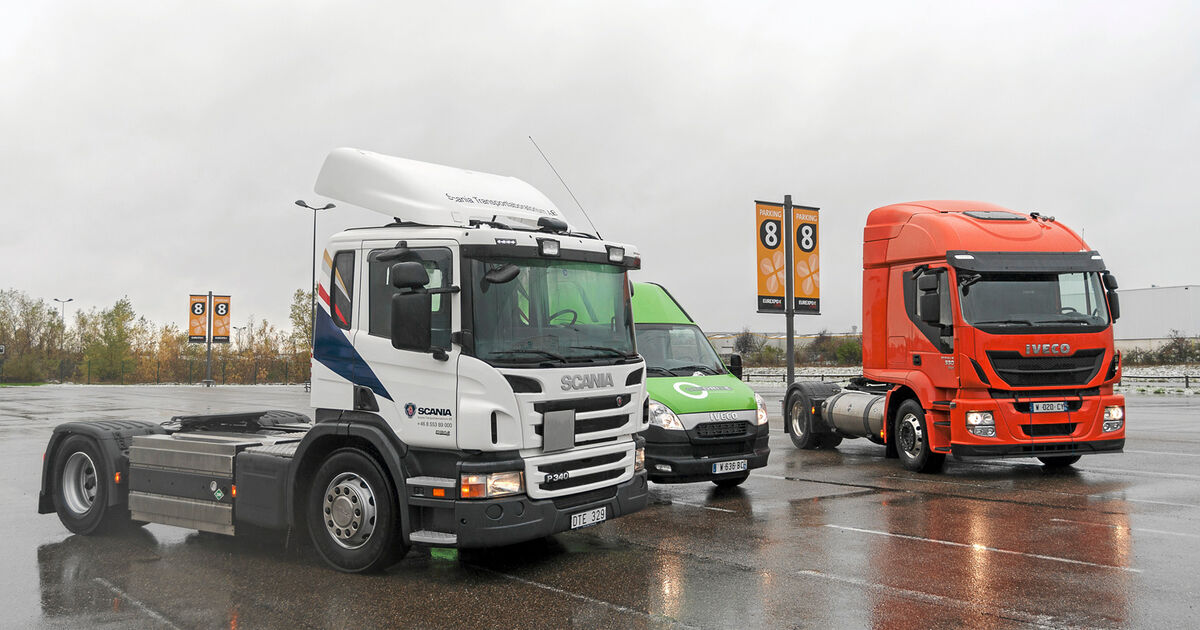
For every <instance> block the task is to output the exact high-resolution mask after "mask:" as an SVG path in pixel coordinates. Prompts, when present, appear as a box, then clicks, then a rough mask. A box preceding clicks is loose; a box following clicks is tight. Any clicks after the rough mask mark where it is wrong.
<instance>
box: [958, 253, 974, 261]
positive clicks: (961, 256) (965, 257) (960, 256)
mask: <svg viewBox="0 0 1200 630" xmlns="http://www.w3.org/2000/svg"><path fill="white" fill-rule="evenodd" d="M954 259H955V260H975V257H974V256H972V255H970V254H955V255H954Z"/></svg>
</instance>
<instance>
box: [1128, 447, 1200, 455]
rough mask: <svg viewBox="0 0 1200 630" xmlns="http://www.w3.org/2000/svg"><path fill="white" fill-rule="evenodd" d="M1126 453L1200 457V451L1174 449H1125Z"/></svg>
mask: <svg viewBox="0 0 1200 630" xmlns="http://www.w3.org/2000/svg"><path fill="white" fill-rule="evenodd" d="M1124 452H1126V453H1141V454H1143V455H1179V456H1181V457H1200V453H1176V452H1173V451H1131V450H1129V449H1125V451H1124Z"/></svg>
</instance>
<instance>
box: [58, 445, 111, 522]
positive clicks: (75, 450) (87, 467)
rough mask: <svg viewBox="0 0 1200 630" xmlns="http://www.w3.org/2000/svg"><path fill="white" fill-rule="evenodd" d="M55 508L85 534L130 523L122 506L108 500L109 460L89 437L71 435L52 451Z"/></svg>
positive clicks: (61, 516)
mask: <svg viewBox="0 0 1200 630" xmlns="http://www.w3.org/2000/svg"><path fill="white" fill-rule="evenodd" d="M53 474H54V477H53V480H52V484H53V485H52V488H53V489H54V510H55V512H57V513H58V520H60V521H62V524H63V526H64V527H66V528H67V529H69V530H71V531H72V532H73V533H76V534H80V535H83V536H88V535H91V534H95V533H99V532H103V531H108V530H111V529H115V528H118V527H120V526H122V525H125V524H128V523H129V511H128V510H127V509H125V506H110V505H109V504H108V498H109V497H108V483H107V481H108V478H109V477H110V476H111V475H112V474H113V471H111V470H109V463H108V460H106V459H105V458H104V455H103V453H102V452H101V451H100V446H99V445H98V444H96V442H95V441H94V440H92V439H91V438H87V437H84V436H82V435H71V436H68V437H67V438H66V439H65V440H63V442H62V444H61V445H60V446H59V447H58V450H57V451H56V452H55V455H54V471H53Z"/></svg>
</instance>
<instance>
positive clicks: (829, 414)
mask: <svg viewBox="0 0 1200 630" xmlns="http://www.w3.org/2000/svg"><path fill="white" fill-rule="evenodd" d="M884 400H885V397H884V396H882V395H880V394H869V393H867V392H855V391H845V390H843V391H841V392H838V393H837V394H834V395H833V396H830V397H829V398H826V399H825V402H823V403H822V404H821V417H822V418H823V419H824V420H825V424H827V425H829V426H831V427H833V428H835V429H837V432H838V433H841V434H843V435H846V436H853V437H865V438H874V439H879V437H880V436H881V435H882V434H883V414H884V410H885V407H886V405H885V404H884Z"/></svg>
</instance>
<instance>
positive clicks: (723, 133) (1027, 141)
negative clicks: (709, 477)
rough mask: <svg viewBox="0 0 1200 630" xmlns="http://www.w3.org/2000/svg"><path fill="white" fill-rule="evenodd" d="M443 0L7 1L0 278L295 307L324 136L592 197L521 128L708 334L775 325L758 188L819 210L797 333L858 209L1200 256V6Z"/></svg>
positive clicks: (853, 278)
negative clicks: (987, 205)
mask: <svg viewBox="0 0 1200 630" xmlns="http://www.w3.org/2000/svg"><path fill="white" fill-rule="evenodd" d="M449 4H450V3H440V2H419V3H417V2H414V3H399V2H379V3H366V2H349V1H332V0H330V1H308V2H302V1H299V0H288V1H286V2H263V1H258V2H250V3H247V2H201V3H198V2H180V1H173V0H157V1H154V2H147V1H145V0H142V1H140V2H132V3H125V2H113V1H109V2H101V3H97V2H54V1H39V2H24V3H9V6H8V7H7V8H6V10H5V18H4V20H3V21H0V76H2V77H3V95H2V96H0V132H2V133H0V138H3V140H2V141H0V178H2V181H3V191H2V192H3V197H0V217H2V224H0V256H2V257H3V261H4V263H5V264H4V267H3V271H2V272H0V288H15V289H20V290H24V291H26V292H28V293H30V294H31V295H33V296H37V297H43V298H47V299H49V298H53V297H61V298H66V297H73V298H74V299H75V302H73V303H72V304H70V305H69V306H70V307H72V308H71V309H68V316H69V315H70V311H71V310H73V309H74V308H75V307H80V308H85V309H86V308H91V307H104V306H109V305H111V304H112V303H113V302H114V301H115V300H117V299H118V298H120V297H121V296H128V297H129V298H130V299H131V300H132V301H133V304H134V307H135V309H136V310H137V311H138V312H139V313H143V314H145V315H147V316H148V317H150V318H151V319H153V320H155V321H157V322H175V323H178V324H179V325H181V326H183V325H185V324H186V312H185V309H186V308H187V295H188V293H189V292H205V291H208V290H212V291H215V292H217V293H229V294H232V296H233V313H234V319H235V323H236V324H241V323H243V322H244V320H245V318H246V317H248V316H249V315H250V314H251V313H253V314H254V315H255V316H257V317H259V318H261V317H266V318H268V319H270V320H272V321H273V322H276V323H279V324H282V325H283V326H285V327H286V326H287V309H288V303H289V300H290V297H291V295H292V293H293V292H294V291H295V290H296V289H298V288H302V287H305V286H306V285H307V284H308V282H309V274H310V266H309V263H310V256H311V250H310V240H311V214H305V211H303V210H301V209H299V208H297V207H296V206H294V205H292V202H293V201H294V200H295V199H298V198H304V199H307V200H309V201H311V202H314V205H315V204H316V203H323V202H325V201H327V200H324V199H320V198H318V197H317V196H316V195H315V194H314V193H313V192H312V188H313V182H314V180H315V178H316V174H317V171H318V169H319V168H320V165H321V162H322V161H323V159H324V157H325V155H326V153H327V152H328V151H329V150H330V149H332V148H334V147H339V146H353V147H358V148H364V149H370V150H373V151H378V152H381V153H387V154H391V155H399V156H404V157H410V158H414V159H419V160H425V161H431V162H439V163H443V164H450V165H454V166H461V167H464V168H469V169H473V170H480V171H488V172H495V173H501V174H505V175H514V176H517V177H520V178H522V179H525V180H527V181H529V182H530V183H532V184H533V185H535V186H537V187H538V188H540V189H542V190H543V191H544V192H545V193H546V194H547V195H548V196H549V197H550V198H551V199H552V200H554V201H555V202H556V203H557V204H558V205H559V207H560V208H562V209H563V210H564V211H565V212H566V213H568V215H569V216H570V217H571V218H572V220H573V221H574V222H576V223H577V224H583V223H584V221H583V219H582V217H581V216H580V215H579V211H578V210H577V209H576V208H575V207H574V205H573V203H572V202H571V199H570V196H569V195H567V193H566V192H565V191H564V190H563V189H562V187H561V185H559V184H558V182H557V180H556V179H555V178H554V175H553V173H551V172H550V170H549V169H548V168H547V167H546V165H545V163H544V162H543V161H542V159H541V157H540V156H539V155H538V154H537V152H536V150H535V149H534V148H533V147H532V145H530V143H529V140H528V139H527V136H530V135H532V136H533V137H534V138H535V139H536V140H537V141H538V143H539V144H540V145H541V146H542V148H543V149H544V150H545V151H546V152H547V154H548V155H549V156H550V158H551V159H552V160H553V161H554V164H555V166H557V168H558V170H559V172H560V173H561V174H562V175H563V176H564V177H565V178H566V180H567V182H568V183H569V184H570V185H571V187H572V188H573V189H574V192H575V194H576V196H577V197H578V198H579V200H580V201H581V202H582V203H583V205H584V207H585V208H586V209H587V211H588V213H589V214H590V215H591V217H592V219H593V220H594V221H595V223H596V226H597V227H598V228H599V229H600V231H601V233H602V234H603V235H604V236H605V237H606V238H611V239H618V240H624V241H627V242H631V243H634V244H636V245H638V246H639V247H640V248H641V250H642V252H643V257H644V266H643V270H642V271H640V272H637V274H636V275H635V279H640V280H652V281H657V282H661V283H663V284H665V285H667V286H668V287H669V288H670V289H671V290H672V292H674V293H675V295H676V296H677V297H678V298H679V299H680V300H681V301H682V302H683V303H684V305H685V306H686V308H687V309H688V310H689V311H690V312H691V313H692V315H693V316H695V317H697V318H698V319H699V320H700V322H701V325H702V326H703V327H705V328H706V329H708V330H710V331H720V330H737V329H740V328H741V327H742V326H744V325H749V326H750V327H751V328H754V329H756V330H782V329H783V318H782V317H781V316H768V315H756V314H754V309H755V260H754V240H755V236H756V235H755V232H754V205H753V201H754V200H755V199H764V200H782V196H783V195H784V194H787V193H790V194H792V195H793V197H794V199H795V202H796V203H798V204H807V205H814V206H819V207H820V208H821V209H822V212H821V220H822V235H821V252H822V261H821V281H822V295H821V298H822V300H821V302H822V307H823V311H824V314H823V315H821V316H819V317H798V318H797V330H798V332H801V333H805V332H815V331H817V330H820V329H822V328H828V329H830V330H832V331H843V330H848V329H849V327H850V326H852V325H858V324H859V321H860V318H861V312H860V309H861V304H860V301H861V300H860V291H861V282H860V277H861V261H862V253H861V252H862V249H861V245H862V244H861V237H862V227H863V223H864V221H865V219H866V215H867V213H868V212H869V211H870V210H871V209H872V208H875V207H878V206H881V205H886V204H888V203H893V202H899V201H910V200H916V199H944V198H964V199H980V200H985V201H990V202H993V203H998V204H1000V205H1004V206H1007V207H1010V208H1013V209H1017V210H1022V211H1029V210H1038V211H1041V212H1044V213H1048V214H1053V215H1056V216H1057V217H1058V218H1059V220H1061V221H1064V222H1066V223H1067V224H1069V225H1070V226H1072V227H1074V228H1076V229H1083V230H1084V231H1085V237H1086V239H1087V240H1088V242H1089V244H1090V245H1091V246H1092V247H1094V248H1096V249H1098V250H1100V252H1101V253H1102V254H1104V257H1105V260H1106V262H1107V263H1108V265H1109V268H1110V269H1112V270H1114V272H1115V273H1116V275H1117V276H1118V277H1119V278H1120V281H1121V284H1122V287H1127V288H1134V287H1145V286H1149V285H1150V284H1157V285H1160V286H1162V285H1172V284H1189V283H1200V272H1198V271H1197V269H1198V268H1200V253H1198V252H1200V247H1198V246H1197V244H1196V238H1197V234H1198V232H1200V230H1198V229H1197V228H1200V219H1197V209H1196V207H1197V203H1196V196H1197V194H1196V191H1197V184H1196V182H1197V181H1200V44H1198V41H1200V39H1198V38H1197V34H1198V32H1200V4H1198V3H1196V2H1175V3H1170V2H1136V3H1135V2H1108V3H1100V2H1081V3H1057V2H1056V3H1047V2H980V3H970V2H932V3H927V2H899V3H898V2H884V3H878V4H859V3H830V2H822V3H799V2H727V3H700V2H694V1H689V2H678V3H674V2H647V3H624V2H621V3H618V2H611V1H610V2H596V3H585V2H545V3H518V2H478V3H454V5H453V6H451V7H447V5H449ZM381 219H382V218H381V217H380V216H379V215H377V214H374V213H370V212H366V211H363V210H358V209H354V208H351V207H348V206H343V207H339V208H338V209H337V210H335V211H333V212H331V213H329V214H324V215H322V217H321V219H320V226H319V233H318V239H319V240H323V239H324V238H325V237H327V236H328V235H329V234H331V233H333V232H335V231H338V230H340V229H342V228H344V227H348V226H354V225H367V224H378V223H380V222H381Z"/></svg>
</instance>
